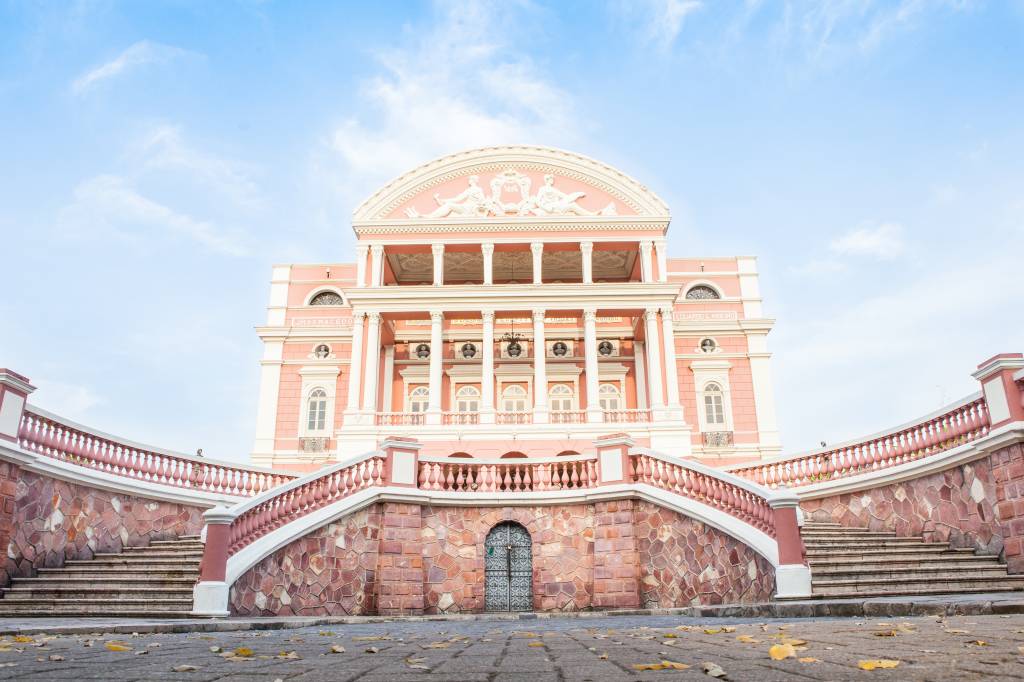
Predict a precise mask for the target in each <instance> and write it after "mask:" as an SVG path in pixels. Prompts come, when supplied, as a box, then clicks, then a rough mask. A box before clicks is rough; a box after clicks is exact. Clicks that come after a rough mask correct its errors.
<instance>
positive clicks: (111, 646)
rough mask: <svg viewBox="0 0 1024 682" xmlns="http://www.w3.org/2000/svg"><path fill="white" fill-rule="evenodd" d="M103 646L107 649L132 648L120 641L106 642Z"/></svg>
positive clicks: (129, 649)
mask: <svg viewBox="0 0 1024 682" xmlns="http://www.w3.org/2000/svg"><path fill="white" fill-rule="evenodd" d="M103 646H105V647H106V648H107V651H131V650H132V648H131V647H130V646H125V645H124V644H121V643H120V642H107V643H106V644H104V645H103Z"/></svg>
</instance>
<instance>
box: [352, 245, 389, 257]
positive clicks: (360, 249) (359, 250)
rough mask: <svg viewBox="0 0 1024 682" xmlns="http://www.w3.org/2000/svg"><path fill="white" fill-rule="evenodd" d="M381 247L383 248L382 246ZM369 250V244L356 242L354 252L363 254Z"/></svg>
mask: <svg viewBox="0 0 1024 682" xmlns="http://www.w3.org/2000/svg"><path fill="white" fill-rule="evenodd" d="M381 248H384V247H383V246H382V247H381ZM369 252H370V245H369V244H356V253H357V254H360V255H362V256H365V255H366V254H368V253H369Z"/></svg>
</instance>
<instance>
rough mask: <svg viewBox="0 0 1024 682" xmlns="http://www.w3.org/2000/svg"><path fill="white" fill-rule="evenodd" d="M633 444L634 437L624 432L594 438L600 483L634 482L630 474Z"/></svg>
mask: <svg viewBox="0 0 1024 682" xmlns="http://www.w3.org/2000/svg"><path fill="white" fill-rule="evenodd" d="M633 445H634V441H633V439H632V438H630V437H629V436H628V435H626V434H624V433H611V434H608V435H606V436H599V437H598V438H597V439H596V440H594V447H596V448H597V466H598V470H599V471H598V476H599V478H598V481H599V483H600V485H614V484H616V483H632V482H633V480H632V478H631V477H630V475H629V449H630V448H631V447H633Z"/></svg>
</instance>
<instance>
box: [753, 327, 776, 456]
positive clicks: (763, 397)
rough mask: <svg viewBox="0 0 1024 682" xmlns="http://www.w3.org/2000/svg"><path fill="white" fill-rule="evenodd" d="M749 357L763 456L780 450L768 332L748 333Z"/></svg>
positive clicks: (759, 439) (759, 440)
mask: <svg viewBox="0 0 1024 682" xmlns="http://www.w3.org/2000/svg"><path fill="white" fill-rule="evenodd" d="M747 357H748V358H749V361H750V383H751V386H752V388H753V389H754V410H755V411H756V413H757V431H758V442H759V443H760V444H761V448H762V450H761V453H762V454H761V456H762V457H765V456H769V455H771V454H774V453H776V452H778V450H779V445H780V440H779V428H778V426H777V425H776V420H775V397H774V393H775V392H774V391H773V390H772V370H771V367H770V366H769V362H770V360H771V353H769V352H768V336H767V335H766V334H754V333H750V334H747Z"/></svg>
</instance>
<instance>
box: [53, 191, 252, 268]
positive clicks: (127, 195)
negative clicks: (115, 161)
mask: <svg viewBox="0 0 1024 682" xmlns="http://www.w3.org/2000/svg"><path fill="white" fill-rule="evenodd" d="M58 224H59V225H60V226H61V227H62V228H63V229H64V230H65V232H66V233H68V234H69V235H77V236H79V237H82V238H86V239H88V238H93V237H95V236H96V234H97V232H103V231H107V232H109V233H113V234H115V235H117V236H120V237H122V238H125V239H128V240H131V241H135V242H144V241H153V240H155V239H157V238H159V237H161V236H165V234H166V233H170V234H172V235H178V236H180V237H184V238H186V239H188V240H191V241H193V242H195V243H197V244H200V245H201V246H203V247H205V248H206V249H207V250H209V251H212V252H214V253H221V254H225V255H229V256H242V255H245V254H246V253H247V249H246V248H245V247H244V246H242V245H241V244H240V243H239V241H238V240H237V239H236V238H233V237H229V236H228V235H227V234H224V233H223V232H222V231H221V230H218V229H217V227H216V226H214V225H213V224H212V223H210V222H207V221H204V220H197V219H195V218H193V217H191V216H189V215H187V214H184V213H179V212H177V211H175V210H173V209H171V208H169V207H167V206H165V205H163V204H160V203H158V202H156V201H153V200H152V199H148V198H146V197H144V196H142V195H141V194H139V193H138V192H137V191H136V190H135V188H134V187H133V186H132V185H131V183H130V182H129V181H128V180H126V179H125V178H122V177H119V176H116V175H97V176H95V177H92V178H89V179H88V180H85V181H83V182H81V183H80V184H79V185H78V186H77V187H76V188H75V191H74V201H73V202H72V203H71V204H70V205H68V206H66V207H64V208H63V209H62V210H61V212H60V215H59V217H58ZM161 233H165V234H161Z"/></svg>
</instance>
